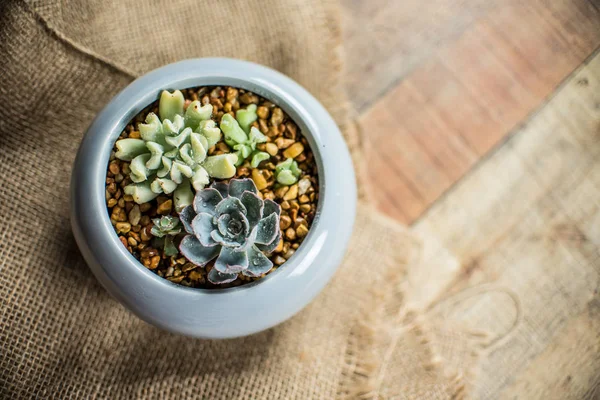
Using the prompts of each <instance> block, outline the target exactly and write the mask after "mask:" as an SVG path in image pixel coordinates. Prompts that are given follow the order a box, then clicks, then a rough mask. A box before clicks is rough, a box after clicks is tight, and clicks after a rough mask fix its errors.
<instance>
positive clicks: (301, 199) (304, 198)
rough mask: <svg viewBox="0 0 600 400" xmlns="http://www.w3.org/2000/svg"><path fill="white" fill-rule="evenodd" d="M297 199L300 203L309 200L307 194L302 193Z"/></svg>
mask: <svg viewBox="0 0 600 400" xmlns="http://www.w3.org/2000/svg"><path fill="white" fill-rule="evenodd" d="M298 201H299V202H300V204H305V203H308V202H309V201H310V198H309V197H308V196H307V195H305V194H303V195H302V196H300V198H299V199H298Z"/></svg>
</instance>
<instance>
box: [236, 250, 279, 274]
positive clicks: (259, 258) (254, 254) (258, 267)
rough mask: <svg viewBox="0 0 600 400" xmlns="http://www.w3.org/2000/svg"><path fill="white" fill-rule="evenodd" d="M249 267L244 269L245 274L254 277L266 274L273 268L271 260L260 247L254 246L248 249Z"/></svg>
mask: <svg viewBox="0 0 600 400" xmlns="http://www.w3.org/2000/svg"><path fill="white" fill-rule="evenodd" d="M247 255H248V269H246V270H245V271H243V274H244V275H246V276H250V277H253V278H256V277H259V276H261V275H262V274H266V273H267V272H269V271H270V270H271V268H273V263H272V262H271V260H269V259H268V258H267V256H265V255H264V254H263V253H262V252H261V250H260V249H259V248H257V247H256V246H252V247H250V248H249V249H248V251H247Z"/></svg>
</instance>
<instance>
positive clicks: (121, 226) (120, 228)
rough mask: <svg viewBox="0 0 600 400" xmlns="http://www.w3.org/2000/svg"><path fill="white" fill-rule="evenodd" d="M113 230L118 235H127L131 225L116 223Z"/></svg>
mask: <svg viewBox="0 0 600 400" xmlns="http://www.w3.org/2000/svg"><path fill="white" fill-rule="evenodd" d="M115 228H116V229H117V232H118V233H127V232H129V231H130V230H131V224H130V223H129V222H117V224H116V225H115Z"/></svg>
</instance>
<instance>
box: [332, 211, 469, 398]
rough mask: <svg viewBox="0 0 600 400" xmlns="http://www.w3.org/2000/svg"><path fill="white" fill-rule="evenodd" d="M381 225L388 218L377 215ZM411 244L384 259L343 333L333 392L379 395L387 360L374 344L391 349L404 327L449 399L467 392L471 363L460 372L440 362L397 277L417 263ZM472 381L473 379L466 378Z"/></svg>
mask: <svg viewBox="0 0 600 400" xmlns="http://www.w3.org/2000/svg"><path fill="white" fill-rule="evenodd" d="M380 222H381V223H382V224H383V225H386V224H387V225H389V226H390V227H391V224H390V221H388V220H386V219H384V218H380ZM413 241H414V242H415V243H414V245H413V246H411V250H412V251H411V254H408V255H407V254H404V255H403V256H402V257H399V256H398V255H397V254H398V253H396V256H393V255H390V257H389V259H388V260H387V262H386V264H387V268H386V270H387V274H386V279H385V280H384V282H385V283H384V284H383V285H381V286H379V287H377V288H373V289H371V291H370V292H371V296H370V299H371V301H370V302H368V303H365V304H364V305H363V307H362V309H361V310H360V312H359V318H358V319H357V320H356V321H355V323H354V326H353V328H352V329H351V331H350V334H349V335H348V338H347V344H346V350H345V355H344V365H343V369H342V377H341V379H340V384H339V388H338V390H337V397H338V398H340V399H364V400H375V399H381V398H383V397H382V395H381V393H380V390H381V388H382V376H383V374H384V373H385V370H386V367H387V365H386V364H387V363H388V361H389V360H386V358H385V357H381V351H380V352H379V353H378V352H377V351H376V350H375V349H384V350H383V353H384V354H391V353H392V352H393V349H394V347H395V346H396V344H397V341H398V340H401V336H402V335H403V334H406V333H413V334H414V335H415V336H417V337H418V338H419V341H420V343H421V344H422V345H423V348H422V350H423V351H424V352H425V353H426V356H427V359H428V360H429V363H428V364H426V365H424V369H426V370H437V371H439V374H440V376H441V377H442V378H443V379H445V380H446V385H447V388H448V393H449V395H450V398H451V399H456V400H463V399H467V398H468V395H467V393H468V391H467V381H469V379H467V380H465V378H466V377H467V378H469V377H472V376H471V374H473V375H474V374H475V369H474V368H470V369H469V375H468V376H465V374H464V373H462V372H461V371H455V370H452V369H451V368H448V367H446V366H445V365H444V360H443V357H441V355H440V352H439V351H438V349H437V347H436V345H435V340H434V338H433V335H432V332H431V331H430V324H429V322H428V321H427V318H426V316H423V315H422V314H421V312H420V311H417V310H413V309H412V308H410V307H409V306H407V305H406V304H405V301H404V299H405V294H404V291H403V289H402V281H403V278H404V273H405V271H406V267H407V266H409V265H417V267H418V264H419V262H420V259H421V256H422V254H421V245H420V243H417V242H419V240H418V239H417V238H414V237H413ZM392 331H393V332H392ZM471 382H472V381H471Z"/></svg>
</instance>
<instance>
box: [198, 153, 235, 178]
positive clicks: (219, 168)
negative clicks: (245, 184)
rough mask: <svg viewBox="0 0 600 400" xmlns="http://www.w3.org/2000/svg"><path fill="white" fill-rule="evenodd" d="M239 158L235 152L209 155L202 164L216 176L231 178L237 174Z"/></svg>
mask: <svg viewBox="0 0 600 400" xmlns="http://www.w3.org/2000/svg"><path fill="white" fill-rule="evenodd" d="M237 159H238V158H237V156H236V155H235V154H231V153H229V154H219V155H216V156H210V157H207V158H206V160H204V163H203V164H202V166H203V167H204V169H206V171H207V172H208V175H210V176H212V177H214V178H217V179H229V178H231V177H232V176H234V175H235V172H236V168H235V163H236V162H237Z"/></svg>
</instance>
